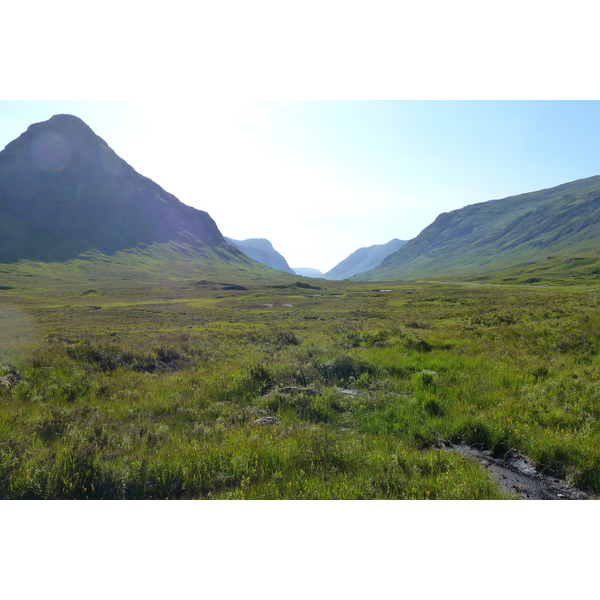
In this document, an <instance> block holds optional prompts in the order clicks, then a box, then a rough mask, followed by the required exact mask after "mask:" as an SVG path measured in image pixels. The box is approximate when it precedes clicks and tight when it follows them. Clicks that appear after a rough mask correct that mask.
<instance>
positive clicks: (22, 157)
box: [0, 115, 250, 265]
mask: <svg viewBox="0 0 600 600" xmlns="http://www.w3.org/2000/svg"><path fill="white" fill-rule="evenodd" d="M0 214H1V215H2V219H1V220H0V263H13V262H16V261H19V260H29V261H45V262H52V261H68V260H72V259H75V258H78V257H81V256H82V255H85V254H86V253H90V252H91V253H100V254H102V255H104V256H108V255H111V256H112V255H114V254H115V253H116V252H120V251H125V250H128V249H132V248H137V249H138V251H139V254H140V256H141V255H143V254H144V251H145V249H147V248H149V247H152V248H153V249H152V250H151V251H150V254H152V255H156V253H157V252H158V250H159V248H165V249H166V248H167V247H168V248H169V251H168V252H167V256H166V258H168V255H169V253H171V252H173V251H174V250H175V249H177V248H178V249H179V250H180V251H181V253H182V255H188V256H191V255H194V254H195V255H196V259H198V260H202V257H204V260H209V262H213V263H214V262H215V261H216V262H221V263H223V264H229V263H231V262H233V263H238V264H240V265H244V264H250V263H249V261H248V260H247V258H246V257H245V256H244V255H243V254H242V253H241V252H240V251H239V250H238V249H237V248H234V247H232V246H230V245H229V244H227V242H226V241H225V240H224V238H223V236H222V235H221V232H220V231H219V229H218V227H217V225H216V223H215V222H214V221H213V219H212V218H211V217H210V216H209V215H208V214H207V213H206V212H204V211H201V210H197V209H195V208H192V207H190V206H187V205H185V204H183V203H182V202H180V201H179V200H178V199H177V198H176V197H175V196H173V195H172V194H169V193H168V192H166V191H165V190H164V189H163V188H161V187H160V186H159V185H157V184H156V183H154V182H153V181H152V180H150V179H148V178H147V177H144V176H142V175H140V174H139V173H137V172H136V171H135V170H134V169H133V168H132V167H131V166H130V165H129V164H127V163H126V162H125V161H124V160H123V159H121V158H120V157H119V156H117V154H115V152H114V151H113V150H111V149H110V148H109V146H108V145H107V144H106V142H105V141H104V140H103V139H102V138H100V137H98V136H97V135H96V134H95V133H94V132H93V131H92V130H91V129H90V128H89V127H88V126H87V125H86V124H85V123H84V122H83V121H81V120H80V119H79V118H77V117H74V116H71V115H56V116H54V117H52V118H51V119H49V120H48V121H45V122H43V123H36V124H34V125H31V126H30V127H29V128H28V129H27V131H26V132H25V133H23V134H22V135H21V136H19V138H17V139H16V140H14V141H13V142H11V143H10V144H8V145H7V146H6V148H5V149H4V150H3V151H2V152H0ZM155 257H156V256H155Z"/></svg>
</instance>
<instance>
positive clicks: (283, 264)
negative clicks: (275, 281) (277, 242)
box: [225, 237, 294, 273]
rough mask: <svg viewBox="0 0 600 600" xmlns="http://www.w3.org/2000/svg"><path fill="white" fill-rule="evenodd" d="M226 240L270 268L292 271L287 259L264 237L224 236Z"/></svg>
mask: <svg viewBox="0 0 600 600" xmlns="http://www.w3.org/2000/svg"><path fill="white" fill-rule="evenodd" d="M225 239H226V240H227V242H229V243H230V244H232V245H233V246H235V247H236V248H238V249H239V250H241V251H242V252H243V253H244V254H245V255H246V256H248V257H249V258H252V259H253V260H255V261H257V262H259V263H261V264H263V265H266V266H267V267H270V268H271V269H277V270H278V271H285V272H286V273H294V271H292V269H290V266H289V265H288V264H287V261H286V260H285V258H283V256H282V255H281V254H279V252H277V250H275V248H273V244H271V242H270V241H269V240H265V239H264V238H250V239H247V240H232V239H231V238H228V237H226V238H225Z"/></svg>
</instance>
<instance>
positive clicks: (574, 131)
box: [0, 100, 600, 271]
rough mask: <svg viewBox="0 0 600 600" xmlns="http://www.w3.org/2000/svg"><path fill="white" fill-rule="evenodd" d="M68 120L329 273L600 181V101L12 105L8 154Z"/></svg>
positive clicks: (240, 231)
mask: <svg viewBox="0 0 600 600" xmlns="http://www.w3.org/2000/svg"><path fill="white" fill-rule="evenodd" d="M57 113H70V114H74V115H77V116H79V117H80V118H82V119H83V120H84V121H85V122H86V123H87V124H88V125H89V126H90V127H91V128H92V129H93V130H94V131H95V132H96V133H97V134H98V135H99V136H100V137H102V138H103V139H104V140H105V141H106V142H107V143H108V144H109V146H111V147H112V148H113V150H115V152H117V154H119V155H120V156H121V157H122V158H123V159H124V160H126V161H127V162H128V163H129V164H131V165H132V166H133V167H134V168H135V169H136V170H137V171H138V172H140V173H141V174H143V175H146V176H147V177H150V178H151V179H153V180H154V181H156V182H157V183H158V184H159V185H161V186H162V187H164V188H165V189H166V190H167V191H169V192H171V193H173V194H175V195H176V196H177V197H178V198H179V199H180V200H181V201H182V202H184V203H185V204H189V205H191V206H195V207H197V208H200V209H202V210H205V211H207V212H208V213H209V214H210V215H211V216H212V217H213V218H214V219H215V221H216V222H217V225H218V226H219V228H220V229H221V232H222V233H223V234H224V235H227V236H229V237H233V238H235V239H246V238H250V237H265V238H267V239H269V240H270V241H271V242H272V243H273V245H274V247H275V248H276V249H277V250H278V251H279V252H281V253H282V254H283V255H284V256H285V258H286V259H287V261H288V263H289V264H290V266H292V267H313V268H317V269H320V270H322V271H327V270H328V269H330V268H332V267H334V266H335V265H336V264H337V263H338V262H339V261H341V260H342V259H344V258H345V257H346V256H347V255H348V254H350V253H351V252H353V251H354V250H356V249H357V248H360V247H364V246H370V245H372V244H383V243H385V242H387V241H389V240H390V239H392V238H400V239H404V240H408V239H411V238H413V237H415V236H416V235H417V234H418V233H419V232H420V231H421V230H422V229H423V228H424V227H426V226H427V225H429V224H430V223H431V222H432V221H433V220H434V219H435V218H436V217H437V215H438V214H440V213H441V212H445V211H450V210H454V209H457V208H461V207H463V206H466V205H467V204H472V203H474V202H481V201H485V200H491V199H496V198H504V197H507V196H510V195H514V194H519V193H523V192H529V191H534V190H538V189H543V188H548V187H552V186H555V185H558V184H561V183H565V182H567V181H572V180H575V179H580V178H583V177H590V176H592V175H598V174H600V145H599V144H598V139H600V102H597V101H297V102H294V101H289V102H282V101H270V102H264V101H248V102H242V101H240V102H234V101H231V102H225V101H213V102H202V101H190V102H189V103H186V102H181V101H177V102H176V101H166V100H165V101H159V102H134V101H123V102H120V101H25V102H23V101H2V102H0V148H3V147H4V146H5V145H6V144H7V143H9V142H10V141H11V140H13V139H14V138H16V137H17V136H18V135H20V134H21V133H22V132H23V131H25V130H26V129H27V127H28V126H29V125H30V124H31V123H35V122H39V121H43V120H46V119H48V118H50V117H51V116H52V115H54V114H57Z"/></svg>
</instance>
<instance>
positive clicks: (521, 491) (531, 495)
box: [448, 445, 593, 500]
mask: <svg viewBox="0 0 600 600" xmlns="http://www.w3.org/2000/svg"><path fill="white" fill-rule="evenodd" d="M448 450H450V451H453V452H458V453H459V454H462V455H463V456H469V457H471V458H473V459H475V460H477V461H478V462H479V463H480V464H481V465H482V467H484V468H485V469H486V470H487V471H488V473H489V475H490V477H491V478H492V479H493V480H494V481H495V482H496V484H497V485H498V487H499V488H500V489H501V490H502V491H503V492H508V493H513V494H517V495H518V496H520V497H521V498H523V499H526V500H590V499H592V498H593V497H592V496H589V495H587V494H584V493H583V492H581V491H579V490H577V489H576V488H574V487H573V486H570V485H568V484H567V483H565V482H564V481H561V480H560V479H556V478H554V477H549V476H547V475H542V474H541V473H538V472H537V471H536V470H535V468H534V467H533V465H532V464H531V463H530V462H529V461H528V460H527V459H526V458H524V457H520V456H509V457H507V458H506V460H501V459H498V458H493V457H492V456H491V455H490V453H489V451H487V450H478V449H476V448H472V447H470V446H466V445H454V446H450V447H448Z"/></svg>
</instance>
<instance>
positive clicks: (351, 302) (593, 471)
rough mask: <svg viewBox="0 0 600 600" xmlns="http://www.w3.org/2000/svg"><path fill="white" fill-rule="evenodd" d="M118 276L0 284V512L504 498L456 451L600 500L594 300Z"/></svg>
mask: <svg viewBox="0 0 600 600" xmlns="http://www.w3.org/2000/svg"><path fill="white" fill-rule="evenodd" d="M123 260H124V261H125V260H130V259H126V258H124V259H123ZM147 261H148V265H150V264H151V263H152V259H151V257H150V258H147ZM82 262H84V261H82ZM152 264H153V265H154V263H152ZM154 266H155V265H154ZM103 269H104V270H103ZM186 269H192V266H191V265H186ZM105 270H109V272H108V274H107V273H106V272H105ZM122 273H127V274H128V276H131V279H130V280H127V281H124V280H118V282H117V279H116V278H115V267H114V265H113V266H111V267H109V266H108V265H107V266H104V267H102V268H101V269H96V270H94V267H93V265H92V266H90V267H89V268H88V269H87V270H86V268H85V266H84V265H80V264H77V265H71V266H69V265H66V266H64V267H62V270H61V267H60V266H57V265H50V266H48V268H47V269H46V270H44V268H43V266H41V265H38V264H28V265H21V266H20V267H19V268H17V267H15V266H10V267H7V268H6V269H3V273H2V280H1V281H0V283H1V284H2V286H3V287H2V288H0V294H3V295H2V296H0V316H3V318H5V319H6V323H8V319H9V318H10V319H11V321H10V327H7V328H5V329H3V331H5V332H10V336H8V337H7V335H6V333H5V337H4V338H3V339H2V343H3V347H2V348H0V355H1V356H0V496H1V497H2V498H32V499H33V498H204V499H208V498H213V499H215V498H216V499H229V498H231V499H236V498H240V499H241V498H247V499H262V498H283V499H285V498H288V499H351V498H354V499H358V498H364V499H371V498H416V499H426V498H432V499H433V498H448V499H454V498H457V499H466V498H479V499H483V498H500V497H503V496H502V495H501V494H500V493H499V492H498V490H497V489H496V487H495V486H494V484H493V483H491V482H490V480H489V479H488V478H487V476H486V473H485V472H484V471H482V470H481V468H480V467H479V466H478V465H477V464H476V463H473V462H471V461H470V460H469V459H467V458H465V457H461V456H457V455H455V454H453V453H449V452H447V451H444V450H443V449H442V446H443V445H444V444H446V443H450V442H459V441H460V442H465V443H468V444H477V445H479V446H481V447H484V448H486V449H489V450H491V451H492V452H493V454H494V455H496V456H499V457H501V456H503V455H504V454H506V452H508V451H510V450H517V451H520V452H523V453H524V454H526V455H528V456H529V457H530V458H531V459H532V460H533V461H534V462H535V464H536V465H537V467H538V468H539V469H540V470H542V471H544V472H547V473H550V474H553V475H557V476H560V477H563V478H565V479H567V480H568V481H569V482H571V483H573V484H574V485H577V486H579V487H581V488H582V489H585V490H587V491H589V492H592V493H596V494H597V493H599V492H600V431H599V427H598V420H599V418H600V356H599V355H600V352H599V351H600V333H599V331H600V316H599V313H598V300H597V295H596V294H595V293H590V291H589V286H590V285H591V284H590V282H587V283H586V287H582V288H576V287H570V288H569V289H567V288H537V287H536V288H534V287H522V286H521V287H519V286H513V285H509V286H505V287H502V286H496V285H493V286H492V285H490V286H487V285H483V284H481V283H479V284H478V285H472V284H466V285H465V284H460V283H454V284H436V283H414V282H413V283H407V284H399V283H395V284H393V285H392V286H389V288H388V286H387V285H386V286H382V289H383V287H385V288H386V289H391V290H392V291H391V292H385V293H382V292H381V291H380V290H379V288H377V289H374V288H373V284H360V283H353V282H325V281H319V282H318V283H317V284H316V285H314V282H313V283H312V284H311V285H312V287H310V288H309V287H304V286H299V285H296V283H297V278H289V277H287V276H283V275H282V276H281V277H280V278H279V279H275V280H268V279H264V280H263V279H261V278H260V277H258V276H256V277H246V278H244V277H243V276H241V275H240V276H238V277H234V276H233V274H231V273H230V274H229V275H230V276H228V277H220V278H217V277H213V278H212V279H211V278H209V277H207V276H206V275H203V274H202V273H198V272H197V271H194V272H193V277H190V278H186V277H185V276H183V274H182V273H181V272H176V273H174V274H173V278H172V279H171V278H169V277H167V276H166V275H164V274H161V275H160V276H158V275H157V274H156V273H155V272H154V271H152V270H150V269H148V270H147V271H145V272H144V273H143V274H142V275H143V276H141V277H139V278H137V279H136V278H135V276H134V274H133V271H132V270H131V269H130V266H127V267H126V268H125V270H124V271H122ZM26 275H34V276H33V277H26ZM213 275H214V274H213ZM54 279H56V281H53V280H54ZM91 280H93V281H91ZM225 284H227V285H238V286H240V287H243V288H245V289H229V290H225V289H223V287H224V285H225ZM8 288H10V289H8ZM290 305H291V306H290ZM20 330H22V331H23V333H24V335H23V336H21V337H19V335H18V334H19V331H20ZM25 334H26V335H25ZM17 342H18V343H17Z"/></svg>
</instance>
